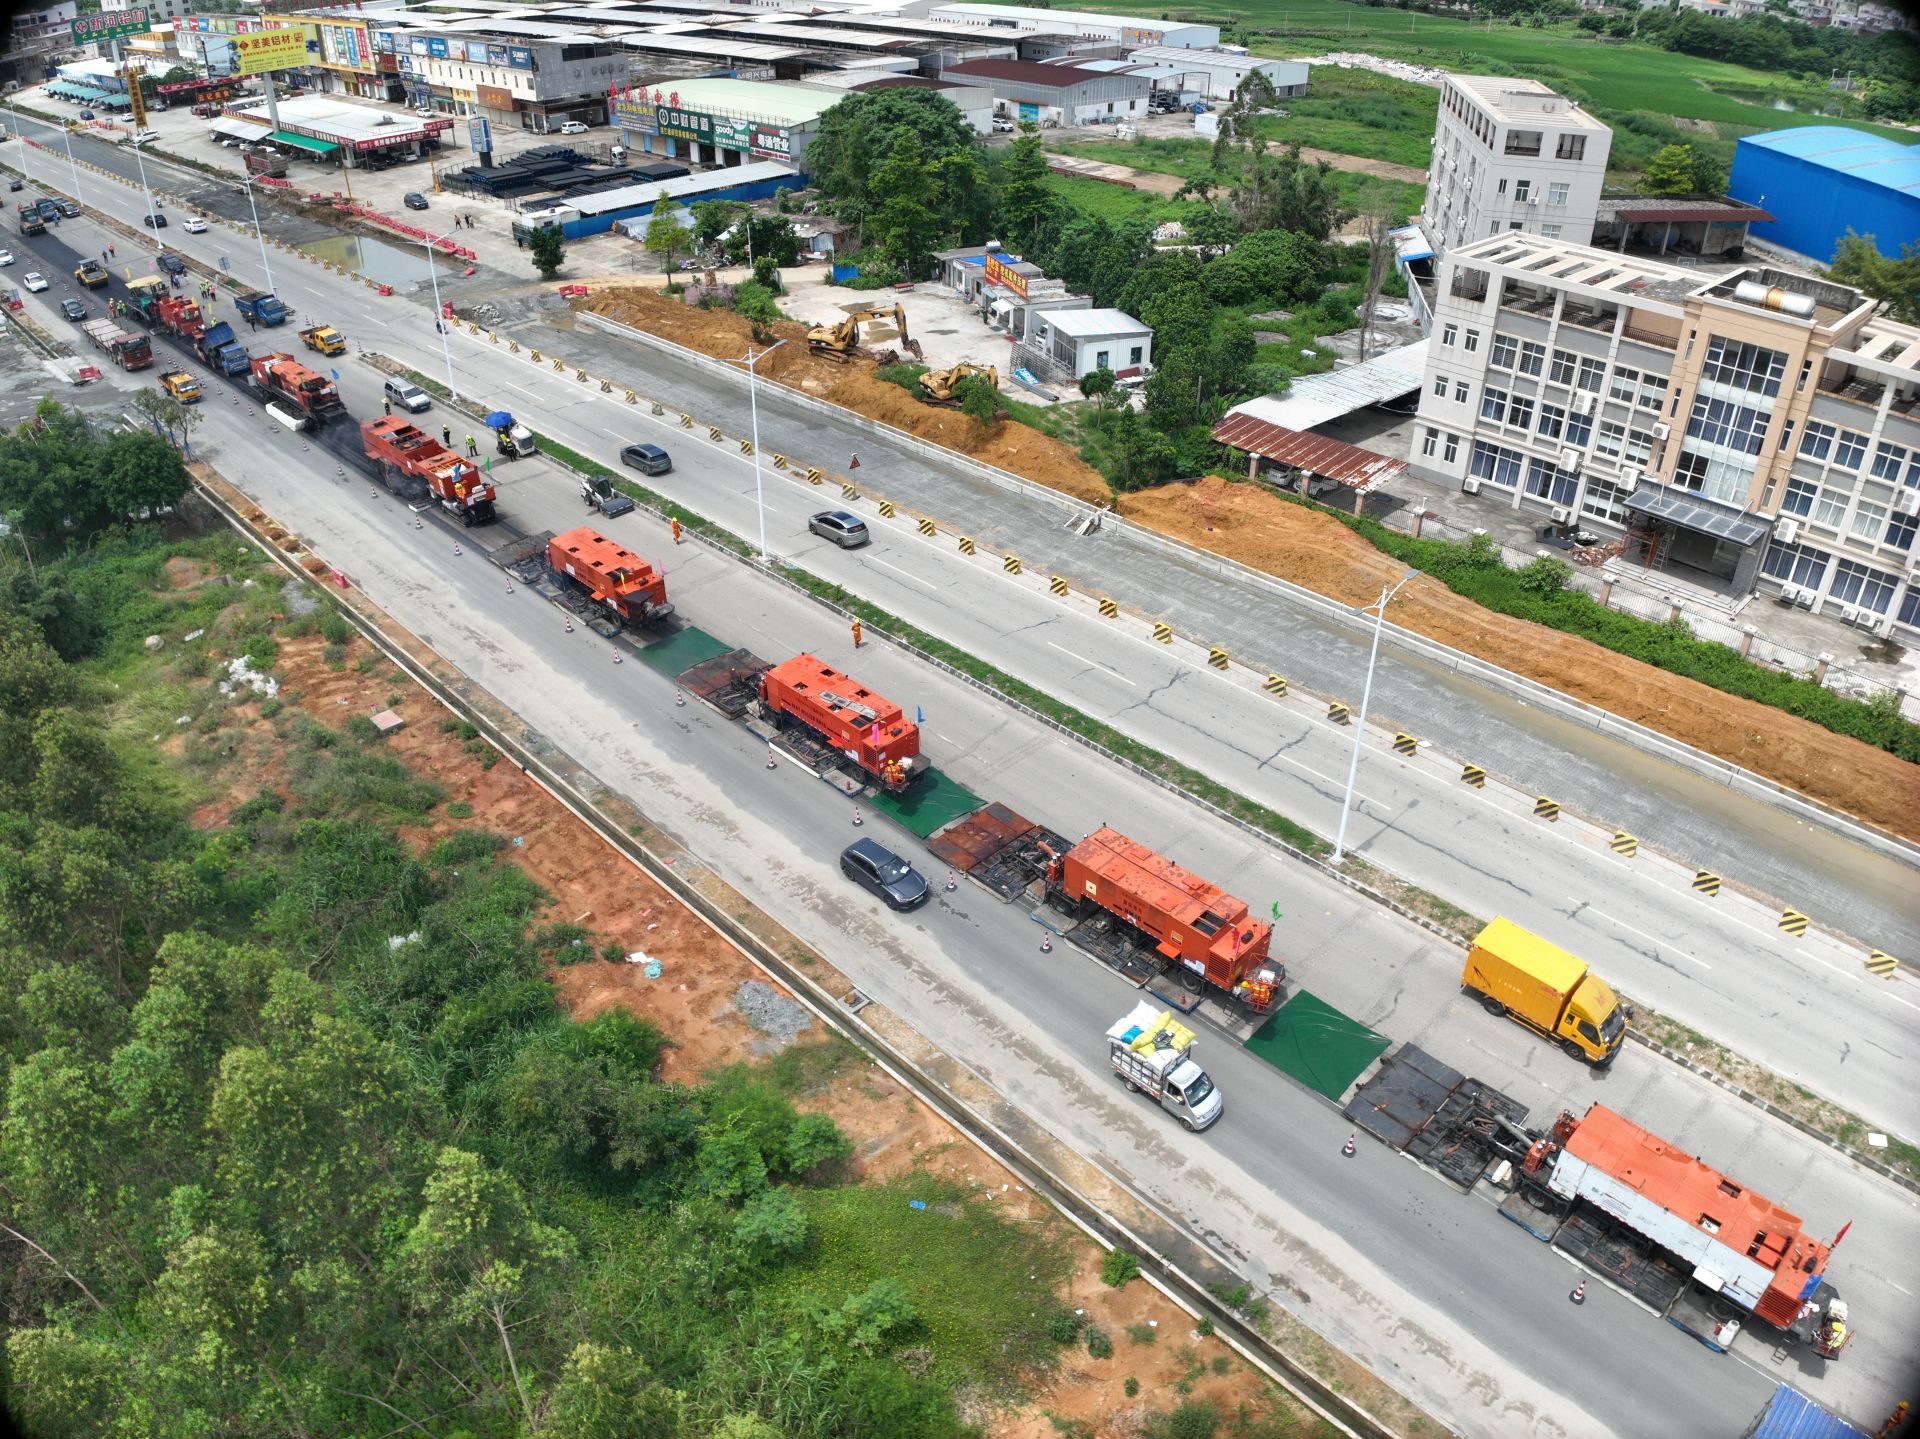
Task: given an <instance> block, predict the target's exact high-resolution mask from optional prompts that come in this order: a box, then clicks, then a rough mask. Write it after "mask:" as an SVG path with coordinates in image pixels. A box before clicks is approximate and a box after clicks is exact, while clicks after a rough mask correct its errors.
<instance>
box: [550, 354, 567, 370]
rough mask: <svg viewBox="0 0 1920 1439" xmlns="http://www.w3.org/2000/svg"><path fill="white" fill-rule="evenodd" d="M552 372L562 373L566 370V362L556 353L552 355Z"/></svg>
mask: <svg viewBox="0 0 1920 1439" xmlns="http://www.w3.org/2000/svg"><path fill="white" fill-rule="evenodd" d="M553 372H554V374H556V375H564V374H566V372H567V362H566V361H565V360H563V359H561V358H560V357H559V356H558V355H555V356H554V357H553Z"/></svg>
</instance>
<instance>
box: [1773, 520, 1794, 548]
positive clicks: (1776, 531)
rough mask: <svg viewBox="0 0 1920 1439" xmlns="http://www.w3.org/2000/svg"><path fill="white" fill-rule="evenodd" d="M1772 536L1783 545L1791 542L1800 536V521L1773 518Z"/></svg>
mask: <svg viewBox="0 0 1920 1439" xmlns="http://www.w3.org/2000/svg"><path fill="white" fill-rule="evenodd" d="M1773 537H1774V538H1775V539H1776V540H1778V541H1780V543H1781V544H1783V545H1790V544H1793V543H1794V542H1795V541H1796V540H1798V539H1799V538H1800V521H1798V520H1775V521H1774V523H1773Z"/></svg>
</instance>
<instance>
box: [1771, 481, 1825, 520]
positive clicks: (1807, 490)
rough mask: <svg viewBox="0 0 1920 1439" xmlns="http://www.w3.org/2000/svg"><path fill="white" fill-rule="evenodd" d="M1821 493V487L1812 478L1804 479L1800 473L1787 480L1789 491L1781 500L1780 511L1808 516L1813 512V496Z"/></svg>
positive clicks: (1784, 513)
mask: <svg viewBox="0 0 1920 1439" xmlns="http://www.w3.org/2000/svg"><path fill="white" fill-rule="evenodd" d="M1819 493H1820V487H1819V486H1818V485H1816V484H1815V483H1814V482H1813V481H1812V480H1803V479H1801V478H1800V477H1799V476H1798V475H1795V476H1794V477H1793V478H1792V479H1790V480H1788V481H1787V493H1786V495H1785V497H1784V498H1782V499H1781V501H1780V513H1781V514H1783V515H1800V516H1803V517H1804V516H1806V515H1810V514H1812V513H1813V497H1814V496H1815V495H1817V494H1819Z"/></svg>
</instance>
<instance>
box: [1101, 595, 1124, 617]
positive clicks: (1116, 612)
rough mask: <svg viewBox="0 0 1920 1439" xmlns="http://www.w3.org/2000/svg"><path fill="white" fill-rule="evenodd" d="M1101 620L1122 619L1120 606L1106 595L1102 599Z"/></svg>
mask: <svg viewBox="0 0 1920 1439" xmlns="http://www.w3.org/2000/svg"><path fill="white" fill-rule="evenodd" d="M1100 618H1101V619H1103V620H1115V619H1118V618H1120V606H1119V605H1118V604H1117V603H1115V602H1114V601H1113V600H1110V599H1108V598H1107V597H1106V596H1105V595H1102V596H1101V597H1100Z"/></svg>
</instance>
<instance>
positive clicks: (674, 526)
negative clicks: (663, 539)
mask: <svg viewBox="0 0 1920 1439" xmlns="http://www.w3.org/2000/svg"><path fill="white" fill-rule="evenodd" d="M667 528H669V529H670V530H672V531H673V542H674V543H675V544H676V545H677V544H679V543H680V521H678V520H674V519H670V520H668V521H667Z"/></svg>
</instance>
